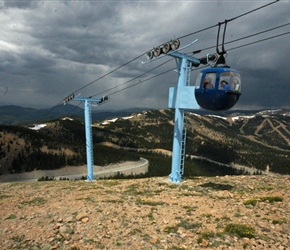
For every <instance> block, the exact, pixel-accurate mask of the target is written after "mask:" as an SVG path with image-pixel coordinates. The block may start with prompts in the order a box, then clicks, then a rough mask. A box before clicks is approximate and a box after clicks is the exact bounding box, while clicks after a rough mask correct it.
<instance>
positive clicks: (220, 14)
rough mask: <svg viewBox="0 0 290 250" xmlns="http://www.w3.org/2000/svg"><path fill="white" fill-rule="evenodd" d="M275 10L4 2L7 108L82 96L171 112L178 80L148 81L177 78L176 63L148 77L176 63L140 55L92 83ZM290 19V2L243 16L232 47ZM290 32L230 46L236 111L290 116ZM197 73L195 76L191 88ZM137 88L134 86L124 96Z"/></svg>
mask: <svg viewBox="0 0 290 250" xmlns="http://www.w3.org/2000/svg"><path fill="white" fill-rule="evenodd" d="M270 2H274V1H260V0H256V1H239V0H234V1H226V0H220V1H218V0H217V1H205V0H204V1H154V0H151V1H150V0H149V1H109V0H108V1H98V0H91V1H85V0H82V1H81V0H79V1H78V0H59V1H54V0H43V1H38V0H31V1H27V0H18V1H13V0H7V1H0V11H1V15H0V22H1V29H0V105H20V106H24V107H33V108H43V107H52V106H54V105H56V104H58V103H60V102H61V101H62V100H63V99H64V98H65V97H66V96H67V95H69V94H71V93H72V92H74V91H76V90H79V89H81V90H80V91H77V92H75V94H78V93H81V96H82V97H88V96H92V95H93V96H95V97H96V98H98V97H102V96H103V95H104V94H108V95H109V98H110V100H109V102H107V103H106V104H104V105H102V106H100V107H98V108H99V109H125V108H133V107H144V108H154V109H161V108H167V107H168V106H167V105H168V91H169V87H173V86H176V83H177V74H176V72H175V71H174V70H171V71H170V72H168V73H166V74H163V75H161V76H158V77H155V78H152V79H151V80H149V81H145V82H142V81H143V80H145V79H147V78H150V77H153V76H156V75H158V74H160V73H162V72H165V71H168V70H170V69H173V68H174V67H175V66H176V64H175V61H174V60H171V61H170V62H168V63H166V64H164V65H162V66H161V67H159V68H157V69H156V70H154V71H151V72H149V73H147V74H145V75H143V76H141V75H142V74H144V73H145V72H147V71H150V70H151V69H152V68H154V67H156V66H158V65H160V64H162V63H163V62H165V61H166V60H169V59H170V57H168V56H166V57H164V58H163V59H159V60H155V61H153V62H150V63H148V64H142V63H141V62H142V61H145V60H146V58H145V56H142V57H140V58H138V59H137V60H134V61H133V62H131V63H129V64H127V65H126V66H124V67H122V68H121V69H119V70H117V71H115V72H114V73H113V74H109V75H108V76H106V77H104V78H102V79H101V80H98V81H95V80H97V79H99V78H100V77H102V76H104V75H105V74H107V73H109V72H110V71H112V70H114V69H116V68H118V67H120V66H121V65H123V64H125V63H127V62H129V61H130V60H132V59H134V58H136V57H138V56H140V55H141V54H143V53H145V52H146V51H148V50H150V49H152V48H153V47H154V46H157V45H160V44H163V43H164V42H167V41H169V40H170V39H172V38H179V37H183V36H185V35H187V34H190V33H193V32H195V31H199V30H202V29H205V28H208V27H210V26H213V25H216V24H218V22H223V21H224V20H225V19H231V18H234V17H237V16H239V15H241V14H244V13H246V12H248V11H251V10H253V9H256V8H258V7H260V6H263V5H265V4H268V3H270ZM289 13H290V1H289V0H286V1H285V0H284V1H283V0H280V1H278V2H276V3H274V4H272V5H270V6H268V7H265V8H262V9H260V10H257V11H255V12H253V13H250V14H248V15H245V16H241V17H240V18H237V19H235V20H233V21H231V22H229V23H228V27H227V33H226V42H230V41H233V40H236V39H239V38H244V37H246V36H250V35H253V34H256V33H258V32H262V31H265V30H268V29H271V28H277V27H278V26H281V25H284V24H289V23H290V15H289ZM286 32H288V34H287V35H283V36H280V37H277V38H273V39H270V40H267V41H263V42H259V43H256V44H253V45H249V46H245V47H241V48H236V47H238V46H240V45H245V44H248V43H251V42H254V41H258V40H261V39H264V38H268V37H273V36H276V35H279V34H283V33H286ZM289 32H290V25H286V26H284V27H282V28H277V29H274V30H273V31H271V32H267V33H264V34H261V35H258V36H253V37H250V38H248V39H243V40H240V41H239V42H235V43H230V44H228V45H226V47H225V48H226V50H228V52H229V53H228V56H227V63H228V64H229V65H230V66H231V68H234V69H236V70H238V71H239V72H240V74H241V77H242V96H241V97H240V101H239V102H238V104H237V105H236V106H235V107H234V108H235V109H256V108H267V109H268V108H273V109H276V108H290V68H289V67H290V66H289V65H290V59H289V58H290V43H289V41H290V34H289ZM216 35H217V27H214V28H212V29H208V30H206V31H204V32H200V33H197V34H193V35H191V36H186V37H185V38H182V39H180V41H181V46H183V45H186V44H188V43H190V42H191V41H193V40H195V39H198V42H196V43H195V44H194V45H192V46H190V47H188V48H187V49H185V50H184V51H183V52H184V53H188V52H191V51H195V50H199V49H206V48H208V47H211V46H214V45H215V43H216ZM214 52H215V48H211V49H207V50H203V51H202V52H201V53H200V54H199V55H197V56H196V57H202V56H205V55H206V54H207V53H214ZM199 70H200V69H198V68H197V69H196V70H194V71H193V72H192V75H191V81H192V83H193V84H194V83H195V79H196V77H197V74H198V72H199ZM138 76H141V77H138ZM136 77H138V78H137V79H135V80H133V81H131V82H129V83H128V84H124V83H126V82H127V81H129V80H130V79H133V78H136ZM94 81H95V82H94ZM91 82H94V83H93V84H89V83H91ZM132 84H136V86H134V87H130V88H127V89H126V90H122V89H124V88H126V87H128V86H130V85H132ZM86 85H88V86H87V87H85V88H83V87H84V86H86ZM109 89H111V90H110V91H108V92H105V91H106V90H109ZM193 98H194V97H193ZM71 104H78V103H77V102H75V101H74V102H72V103H71ZM98 108H97V109H98Z"/></svg>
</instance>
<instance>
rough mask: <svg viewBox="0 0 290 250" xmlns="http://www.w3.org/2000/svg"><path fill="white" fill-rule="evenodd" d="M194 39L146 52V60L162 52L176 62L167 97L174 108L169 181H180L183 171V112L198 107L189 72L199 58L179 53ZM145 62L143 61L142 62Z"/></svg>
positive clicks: (184, 129) (174, 41)
mask: <svg viewBox="0 0 290 250" xmlns="http://www.w3.org/2000/svg"><path fill="white" fill-rule="evenodd" d="M196 41H197V40H195V41H193V42H192V43H190V44H188V45H186V46H184V47H183V48H180V49H178V48H179V45H180V42H179V40H177V39H175V40H173V41H171V43H165V44H163V45H162V46H159V47H155V48H154V49H153V50H151V51H149V52H148V53H147V59H148V61H147V62H149V61H150V60H151V59H152V58H153V56H155V58H154V59H158V58H159V56H160V55H161V56H163V54H164V55H167V56H171V57H174V58H175V61H176V64H177V69H178V72H177V73H178V81H177V86H176V87H171V88H169V98H168V107H169V108H174V109H175V117H174V134H173V148H172V165H171V173H170V175H169V181H170V182H173V183H179V182H180V181H181V176H182V174H183V173H184V162H185V146H186V126H184V124H185V118H186V117H185V112H186V111H190V110H196V109H199V105H198V103H197V101H196V99H195V94H194V91H195V87H194V86H190V74H191V68H192V67H198V66H199V65H200V64H201V60H200V59H196V58H194V57H191V56H188V55H186V54H183V53H180V52H179V51H180V50H182V49H184V48H186V47H188V46H190V45H192V44H193V43H195V42H196ZM161 56H160V57H161ZM154 59H153V60H154ZM147 62H143V64H144V63H147Z"/></svg>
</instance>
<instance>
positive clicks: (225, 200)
mask: <svg viewBox="0 0 290 250" xmlns="http://www.w3.org/2000/svg"><path fill="white" fill-rule="evenodd" d="M289 190H290V177H289V176H266V175H259V176H225V177H212V178H209V177H198V178H195V179H187V180H183V181H182V182H181V183H179V184H173V183H170V182H169V181H168V177H163V178H162V177H160V178H149V179H132V180H97V181H96V182H84V181H49V182H34V183H31V182H27V183H23V182H22V183H1V184H0V204H1V210H0V236H1V237H0V238H1V241H0V249H42V250H48V249H74V250H76V249H134V250H135V249H143V250H145V249H278V250H279V249H281V250H282V249H290V194H289Z"/></svg>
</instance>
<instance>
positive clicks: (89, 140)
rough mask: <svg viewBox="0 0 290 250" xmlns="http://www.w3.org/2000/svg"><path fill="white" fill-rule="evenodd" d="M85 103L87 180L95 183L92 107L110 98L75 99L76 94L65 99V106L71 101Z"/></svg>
mask: <svg viewBox="0 0 290 250" xmlns="http://www.w3.org/2000/svg"><path fill="white" fill-rule="evenodd" d="M72 99H73V100H75V101H82V102H84V115H85V130H86V151H87V170H88V174H87V180H86V181H88V182H90V181H94V148H93V133H92V114H91V106H92V103H95V104H96V105H100V104H102V103H104V102H106V101H108V96H104V97H102V98H100V99H97V98H90V97H88V98H83V97H75V96H74V94H72V95H70V96H68V97H67V98H65V99H64V104H66V103H67V102H68V101H70V100H72Z"/></svg>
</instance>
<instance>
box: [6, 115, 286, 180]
mask: <svg viewBox="0 0 290 250" xmlns="http://www.w3.org/2000/svg"><path fill="white" fill-rule="evenodd" d="M173 119H174V112H173V110H169V109H167V110H158V111H156V110H152V111H146V112H142V113H136V114H133V115H132V116H130V117H124V118H118V119H112V120H107V121H102V122H97V123H94V124H93V141H94V151H95V164H96V165H101V166H105V165H107V164H110V163H115V162H120V161H126V160H138V159H139V157H144V158H147V159H148V160H149V161H150V165H149V169H150V171H149V173H148V176H156V175H157V176H162V175H163V176H164V175H168V174H169V173H170V168H171V158H170V156H168V155H163V154H160V153H155V152H154V151H152V150H154V149H162V150H163V151H164V150H167V151H171V150H172V140H173V126H174V124H173ZM186 119H187V122H186V124H187V125H186V128H187V143H186V154H187V155H188V159H187V160H186V163H185V174H186V175H188V176H190V175H222V174H239V173H240V172H239V171H236V170H233V169H230V168H228V167H225V166H223V167H222V166H220V165H219V166H217V165H216V164H214V163H210V162H208V161H204V159H210V160H213V161H216V162H219V163H224V164H230V165H233V164H239V165H244V166H247V167H252V168H256V169H258V170H270V171H272V172H276V173H282V174H289V173H290V139H289V138H290V132H289V131H290V115H289V112H288V113H287V112H284V111H283V112H274V113H257V114H255V115H252V116H245V115H243V114H236V115H234V114H232V115H231V116H228V117H222V116H213V115H198V114H194V113H187V115H186ZM160 151H161V150H159V151H158V152H160ZM85 154H86V151H85V131H84V125H83V123H82V122H81V121H78V120H73V119H61V120H54V121H51V122H49V123H45V124H43V126H41V127H39V129H38V130H35V128H34V129H32V126H31V127H27V126H6V125H1V126H0V164H1V167H0V173H1V174H4V173H21V172H24V171H32V170H34V169H57V168H61V167H63V166H66V165H71V166H77V165H81V164H85V162H86V155H85ZM190 156H195V157H196V158H194V159H190Z"/></svg>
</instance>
